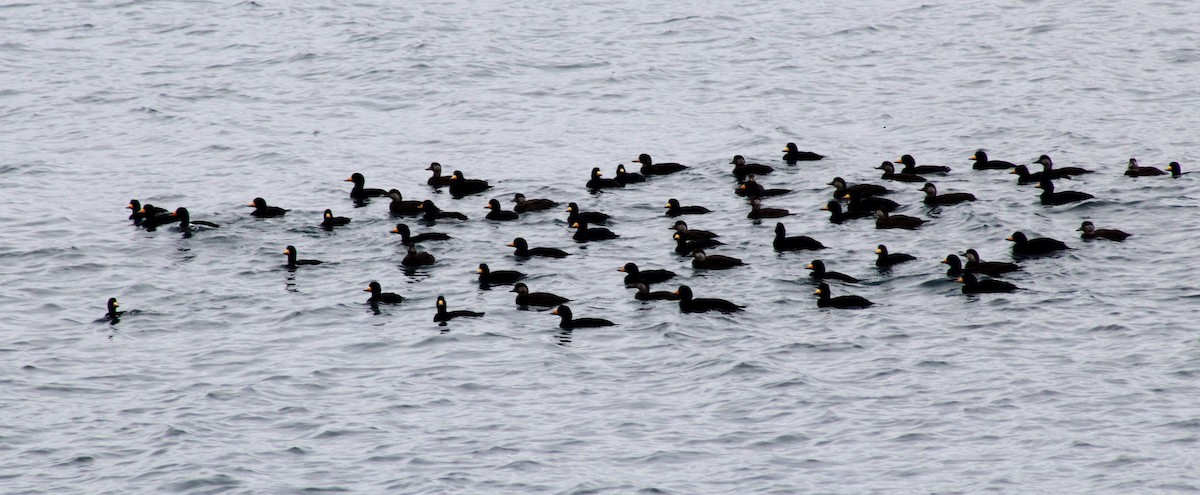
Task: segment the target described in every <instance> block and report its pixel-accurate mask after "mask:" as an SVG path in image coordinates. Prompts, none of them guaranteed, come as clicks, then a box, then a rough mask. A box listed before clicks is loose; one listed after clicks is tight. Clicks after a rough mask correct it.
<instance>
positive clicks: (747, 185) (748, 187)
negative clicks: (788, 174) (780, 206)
mask: <svg viewBox="0 0 1200 495" xmlns="http://www.w3.org/2000/svg"><path fill="white" fill-rule="evenodd" d="M790 192H792V190H791V189H779V188H773V189H767V188H765V187H763V186H762V184H759V183H758V180H757V177H755V176H754V175H750V176H748V177H746V180H745V181H743V182H742V183H741V184H738V187H737V189H736V190H734V194H737V195H738V196H744V197H747V198H769V197H772V196H782V195H784V194H788V193H790Z"/></svg>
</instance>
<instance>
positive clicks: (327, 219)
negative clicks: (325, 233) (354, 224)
mask: <svg viewBox="0 0 1200 495" xmlns="http://www.w3.org/2000/svg"><path fill="white" fill-rule="evenodd" d="M348 223H350V219H349V218H346V217H335V216H333V210H325V213H324V214H322V215H321V228H323V229H325V230H333V228H334V227H340V226H342V225H346V224H348Z"/></svg>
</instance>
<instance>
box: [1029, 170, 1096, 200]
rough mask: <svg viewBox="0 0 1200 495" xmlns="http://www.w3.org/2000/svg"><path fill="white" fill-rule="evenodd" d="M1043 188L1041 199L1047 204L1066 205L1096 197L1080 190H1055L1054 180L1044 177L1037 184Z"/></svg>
mask: <svg viewBox="0 0 1200 495" xmlns="http://www.w3.org/2000/svg"><path fill="white" fill-rule="evenodd" d="M1035 187H1037V188H1039V189H1041V190H1042V195H1041V201H1042V204H1043V205H1046V206H1057V205H1065V204H1068V203H1075V202H1079V201H1084V200H1088V199H1092V198H1095V196H1092V195H1091V194H1088V193H1085V192H1079V191H1059V192H1055V191H1054V181H1052V180H1050V179H1048V178H1046V177H1042V181H1041V182H1039V183H1038V185H1037V186H1035Z"/></svg>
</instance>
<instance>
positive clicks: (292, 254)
mask: <svg viewBox="0 0 1200 495" xmlns="http://www.w3.org/2000/svg"><path fill="white" fill-rule="evenodd" d="M283 254H286V255H287V267H288V268H292V269H295V268H296V267H298V266H300V265H319V264H321V263H323V262H322V261H321V260H301V259H296V256H297V255H298V254H299V253H297V252H296V247H295V246H288V247H287V248H285V249H284V250H283Z"/></svg>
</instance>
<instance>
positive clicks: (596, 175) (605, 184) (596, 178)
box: [586, 167, 625, 190]
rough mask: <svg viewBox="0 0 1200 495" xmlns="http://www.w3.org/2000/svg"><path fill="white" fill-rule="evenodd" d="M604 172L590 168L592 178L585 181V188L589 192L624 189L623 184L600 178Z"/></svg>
mask: <svg viewBox="0 0 1200 495" xmlns="http://www.w3.org/2000/svg"><path fill="white" fill-rule="evenodd" d="M602 175H604V172H601V171H600V167H592V178H591V179H588V181H587V184H586V185H587V188H588V189H591V190H597V189H616V188H621V187H625V184H622V183H620V182H617V180H616V179H605V178H603V177H601V176H602Z"/></svg>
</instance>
